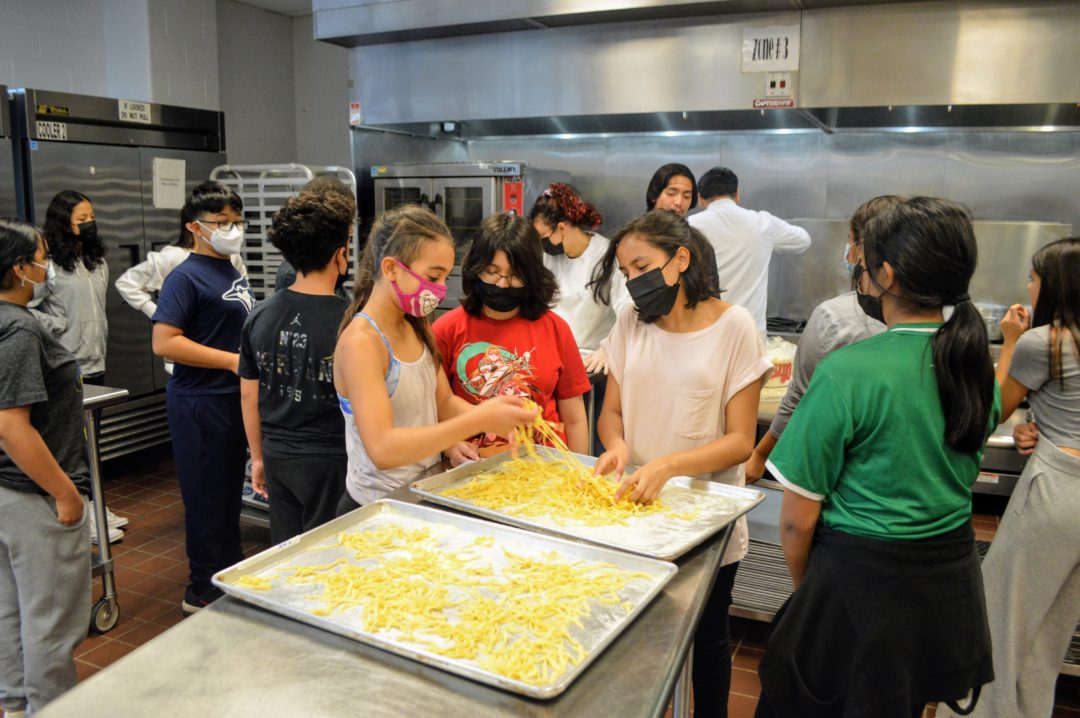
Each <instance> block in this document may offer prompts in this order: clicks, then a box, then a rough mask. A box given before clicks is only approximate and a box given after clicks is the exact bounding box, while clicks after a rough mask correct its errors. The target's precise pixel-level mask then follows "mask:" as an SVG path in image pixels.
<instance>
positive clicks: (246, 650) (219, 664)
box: [41, 489, 730, 718]
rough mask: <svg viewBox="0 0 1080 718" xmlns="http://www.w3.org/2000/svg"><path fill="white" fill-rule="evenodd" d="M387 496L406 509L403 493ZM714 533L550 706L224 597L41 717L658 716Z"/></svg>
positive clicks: (706, 582)
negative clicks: (401, 503) (397, 501)
mask: <svg viewBox="0 0 1080 718" xmlns="http://www.w3.org/2000/svg"><path fill="white" fill-rule="evenodd" d="M391 497H392V498H396V499H400V500H402V501H409V502H416V501H417V498H416V497H415V496H414V495H412V494H411V493H410V492H409V491H408V490H407V489H405V490H398V491H396V492H394V493H393V494H391ZM729 534H730V531H724V532H721V533H720V534H718V535H717V536H716V537H714V538H713V539H711V540H710V541H708V542H706V543H704V544H702V545H701V546H699V547H698V548H697V549H695V550H694V551H691V552H690V553H688V554H687V555H686V556H684V557H683V558H682V559H681V560H680V561H679V562H678V565H679V571H678V573H677V574H676V575H675V577H674V578H673V579H672V580H671V582H670V583H669V584H668V585H667V586H666V587H665V589H664V590H663V592H661V593H660V595H659V596H657V598H656V599H655V600H654V601H653V602H652V603H651V604H650V605H649V606H648V607H647V608H646V609H645V610H644V611H643V612H642V614H641V615H640V616H639V617H638V618H637V620H636V621H634V623H632V624H631V625H630V626H629V627H628V628H627V629H626V631H625V632H624V633H623V634H622V635H621V636H620V637H619V638H618V639H617V640H616V641H615V642H614V643H613V644H612V645H610V646H609V647H608V648H607V649H606V650H605V651H604V653H603V654H602V655H601V656H600V657H599V658H598V659H597V660H596V662H595V663H593V665H592V666H590V667H589V668H588V670H586V671H585V673H584V674H582V675H581V676H580V677H579V678H578V679H577V681H575V682H574V684H573V685H571V686H570V688H568V689H567V691H566V692H565V693H563V694H562V695H561V696H559V697H558V698H556V699H554V700H551V701H537V700H532V699H528V698H523V697H520V696H515V695H513V694H511V693H508V692H505V691H502V690H499V689H496V688H490V687H487V686H484V685H481V684H479V683H474V682H473V681H470V680H468V679H465V678H459V677H457V676H454V675H451V674H449V673H446V672H444V671H441V670H439V669H437V668H431V667H428V666H424V665H422V664H420V663H417V662H415V661H412V660H409V659H406V658H400V657H398V656H395V655H393V654H391V653H387V652H386V651H382V650H379V649H377V648H374V647H371V646H366V645H364V644H361V643H357V642H356V641H352V640H350V639H347V638H344V637H341V636H336V635H334V634H331V633H328V632H326V631H322V630H319V629H317V628H314V627H311V626H306V625H304V624H302V623H298V622H296V621H292V620H290V619H287V618H283V617H281V616H278V615H276V614H273V613H270V612H268V611H263V610H261V609H258V608H255V607H253V606H248V605H246V604H243V603H241V602H239V601H236V600H234V599H232V598H229V597H225V598H223V599H220V600H219V601H216V602H215V603H213V604H211V605H210V606H209V607H208V608H206V609H203V610H202V611H200V612H199V613H198V614H196V615H194V616H192V617H191V618H188V619H185V620H184V621H183V622H182V623H180V624H179V625H177V626H175V627H174V628H172V629H170V630H168V631H167V632H165V633H164V634H162V635H161V636H160V637H158V638H157V639H155V640H153V641H151V642H150V643H148V644H147V645H145V646H143V647H142V648H139V649H138V650H136V651H134V652H132V653H131V654H129V655H128V656H126V657H124V658H122V659H121V660H120V661H118V662H117V663H116V664H114V665H113V666H110V667H109V668H107V669H106V670H104V671H101V672H100V673H98V674H96V675H94V676H93V677H91V678H90V679H89V680H88V681H86V682H85V683H83V684H81V685H79V686H76V687H75V688H74V689H73V690H72V691H70V692H69V693H67V694H65V695H64V696H62V697H61V698H59V699H58V700H56V701H55V702H53V703H51V704H49V705H48V706H46V708H45V710H44V711H42V712H41V716H43V717H44V718H47V717H48V716H75V715H77V716H80V718H92V717H93V716H102V717H104V716H108V717H109V718H114V717H116V716H140V717H141V716H145V715H170V716H196V717H197V718H203V716H207V715H221V716H240V715H259V716H263V717H264V718H270V717H272V716H285V715H290V716H291V715H312V716H346V715H350V716H351V715H364V716H388V717H389V716H393V717H394V718H397V717H399V716H402V715H439V716H465V717H467V718H477V717H479V716H489V715H512V716H559V717H560V718H561V717H562V716H589V717H590V718H592V717H593V716H602V715H618V716H627V717H631V716H662V715H663V714H664V711H665V709H666V707H667V703H668V699H669V698H670V697H671V694H672V692H673V689H674V688H675V683H676V681H677V679H678V678H679V676H680V671H681V669H682V666H683V663H684V660H685V658H686V656H687V652H688V651H689V648H690V645H691V643H692V641H693V633H694V629H695V628H696V627H697V623H698V620H699V618H700V617H701V612H702V610H703V608H704V605H705V600H706V598H707V597H708V594H709V591H710V590H711V588H712V584H713V581H714V579H715V577H716V571H717V569H718V568H719V565H720V558H721V555H722V553H723V547H724V544H725V539H726V537H727V536H728V535H729Z"/></svg>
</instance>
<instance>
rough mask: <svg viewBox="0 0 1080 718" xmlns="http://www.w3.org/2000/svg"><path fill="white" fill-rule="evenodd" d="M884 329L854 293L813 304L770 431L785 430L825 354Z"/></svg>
mask: <svg viewBox="0 0 1080 718" xmlns="http://www.w3.org/2000/svg"><path fill="white" fill-rule="evenodd" d="M883 331H885V325H884V324H882V323H881V322H879V321H878V320H876V319H871V318H870V317H869V316H867V314H866V312H864V311H863V310H862V308H861V307H860V306H859V301H858V300H857V299H856V298H855V292H846V293H844V294H841V295H840V296H838V297H833V298H832V299H827V300H826V301H824V302H822V303H821V304H819V305H817V306H816V307H814V311H812V312H811V313H810V318H809V319H807V320H806V327H805V328H804V329H803V333H802V336H801V337H799V347H798V349H796V350H795V361H794V362H792V367H791V381H790V382H789V383H788V388H787V393H786V394H784V398H783V399H781V400H780V406H779V407H777V409H776V417H775V418H774V419H773V422H772V424H771V425H770V426H769V433H770V434H772V435H773V436H775V437H777V438H780V435H781V434H783V433H784V429H785V428H786V427H787V425H788V421H790V420H791V414H792V412H794V411H795V407H797V406H798V405H799V402H800V401H801V400H802V397H803V394H805V393H806V387H808V386H809V385H810V377H812V376H813V375H814V369H815V368H816V367H817V365H818V362H820V361H821V360H822V359H824V358H825V355H826V354H828V353H830V352H832V351H835V350H837V349H839V348H840V347H846V346H847V345H848V344H854V343H855V342H857V341H859V340H862V339H866V338H867V337H872V336H874V335H875V334H880V333H881V332H883Z"/></svg>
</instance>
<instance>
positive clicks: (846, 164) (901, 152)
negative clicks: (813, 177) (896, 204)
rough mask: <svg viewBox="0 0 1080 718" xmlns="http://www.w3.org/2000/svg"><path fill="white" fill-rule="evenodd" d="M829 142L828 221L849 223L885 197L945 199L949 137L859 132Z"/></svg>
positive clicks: (832, 137) (826, 208)
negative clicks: (861, 208) (854, 215)
mask: <svg viewBox="0 0 1080 718" xmlns="http://www.w3.org/2000/svg"><path fill="white" fill-rule="evenodd" d="M828 139H829V141H828V142H827V143H825V145H824V147H825V148H826V150H827V152H828V153H829V170H828V200H827V202H826V205H825V217H827V218H830V219H846V218H848V217H850V216H851V213H852V212H853V211H855V209H856V208H857V207H858V206H859V205H860V204H862V203H863V202H865V201H866V200H868V199H870V198H871V197H875V196H877V195H881V194H903V195H929V196H932V197H941V196H943V194H944V192H945V151H946V148H947V146H948V137H947V136H946V135H944V134H911V135H904V134H888V133H855V134H837V135H830V136H829V138H828Z"/></svg>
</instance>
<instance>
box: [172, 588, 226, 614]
mask: <svg viewBox="0 0 1080 718" xmlns="http://www.w3.org/2000/svg"><path fill="white" fill-rule="evenodd" d="M224 595H225V594H223V593H222V592H221V591H220V590H219V589H218V588H216V587H214V586H210V587H208V588H207V589H206V590H205V591H203V592H201V593H200V592H197V591H196V590H195V587H194V586H188V587H187V590H186V591H184V600H183V601H181V602H180V610H181V611H183V612H184V613H186V614H187V615H189V616H190V615H191V614H193V613H198V612H199V611H201V610H203V609H204V608H206V607H207V606H209V605H210V604H211V603H213V602H214V601H216V600H218V599H219V598H221V597H222V596H224Z"/></svg>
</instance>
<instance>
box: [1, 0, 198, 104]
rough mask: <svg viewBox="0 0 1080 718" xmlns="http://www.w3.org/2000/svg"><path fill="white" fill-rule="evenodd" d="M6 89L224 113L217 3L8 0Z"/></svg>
mask: <svg viewBox="0 0 1080 718" xmlns="http://www.w3.org/2000/svg"><path fill="white" fill-rule="evenodd" d="M0 83H2V84H6V85H8V86H9V87H30V88H34V89H37V90H55V91H58V92H74V93H77V94H80V95H97V96H101V97H116V98H123V99H129V100H149V101H152V102H162V103H166V104H170V105H183V106H186V107H198V108H203V109H213V110H216V109H218V86H217V85H218V67H217V12H216V3H215V0H0Z"/></svg>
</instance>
